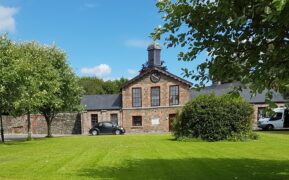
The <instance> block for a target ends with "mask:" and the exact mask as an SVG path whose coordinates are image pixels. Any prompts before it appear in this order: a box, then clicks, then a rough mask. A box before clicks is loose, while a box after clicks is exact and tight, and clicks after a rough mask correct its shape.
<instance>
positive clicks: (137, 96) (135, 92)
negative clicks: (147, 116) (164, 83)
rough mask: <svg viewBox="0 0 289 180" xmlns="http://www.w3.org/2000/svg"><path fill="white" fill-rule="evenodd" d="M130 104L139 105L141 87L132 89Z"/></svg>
mask: <svg viewBox="0 0 289 180" xmlns="http://www.w3.org/2000/svg"><path fill="white" fill-rule="evenodd" d="M132 106H133V107H141V88H133V89H132Z"/></svg>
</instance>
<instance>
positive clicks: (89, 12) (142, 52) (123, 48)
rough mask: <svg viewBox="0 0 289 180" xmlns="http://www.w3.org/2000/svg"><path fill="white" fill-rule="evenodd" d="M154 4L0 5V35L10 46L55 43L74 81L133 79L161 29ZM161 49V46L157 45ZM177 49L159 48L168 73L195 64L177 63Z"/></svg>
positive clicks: (88, 0)
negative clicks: (154, 34) (5, 34)
mask: <svg viewBox="0 0 289 180" xmlns="http://www.w3.org/2000/svg"><path fill="white" fill-rule="evenodd" d="M155 2H156V0H0V33H3V32H8V33H9V37H10V38H11V39H13V40H16V41H31V40H35V41H38V42H40V43H45V44H52V43H55V44H56V45H57V46H58V47H60V48H61V49H63V50H64V51H65V52H66V53H67V55H68V61H69V63H70V65H71V66H72V68H73V69H74V70H75V72H76V73H77V74H78V75H79V76H98V77H100V78H104V79H106V80H108V79H116V78H120V77H126V78H131V77H134V76H135V75H137V72H138V71H139V70H140V68H141V65H142V64H143V63H145V62H146V61H147V50H146V47H147V45H148V44H149V43H150V42H151V40H150V39H149V34H150V33H151V32H152V31H153V29H154V27H157V26H158V25H161V24H162V23H163V22H162V20H161V16H160V14H158V10H157V8H156V6H155ZM159 43H160V44H162V43H163V42H162V41H161V42H159ZM180 50H181V49H179V48H170V49H167V48H165V47H163V50H162V60H164V61H165V63H166V65H167V67H168V70H169V71H170V72H172V73H174V74H176V75H178V76H182V70H181V68H183V67H187V68H190V69H192V68H196V63H198V62H200V61H202V60H203V59H205V58H206V57H205V56H204V55H200V56H199V57H198V58H197V60H196V62H182V61H178V60H177V54H178V52H179V51H180Z"/></svg>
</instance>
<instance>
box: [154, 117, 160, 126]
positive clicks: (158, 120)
mask: <svg viewBox="0 0 289 180" xmlns="http://www.w3.org/2000/svg"><path fill="white" fill-rule="evenodd" d="M158 124H160V118H152V125H158Z"/></svg>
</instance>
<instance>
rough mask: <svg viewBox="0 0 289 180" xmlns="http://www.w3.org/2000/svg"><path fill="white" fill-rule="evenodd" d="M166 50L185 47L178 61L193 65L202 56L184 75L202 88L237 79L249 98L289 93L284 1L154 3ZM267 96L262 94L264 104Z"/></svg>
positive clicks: (287, 4) (288, 9) (157, 34)
mask: <svg viewBox="0 0 289 180" xmlns="http://www.w3.org/2000/svg"><path fill="white" fill-rule="evenodd" d="M157 7H158V8H159V12H160V13H162V14H163V15H164V16H163V19H164V25H163V27H158V28H156V29H155V31H154V32H153V33H152V36H153V38H154V39H160V38H161V35H164V36H165V44H166V45H167V46H168V47H175V46H181V47H183V48H186V50H185V51H184V52H180V53H179V60H183V61H193V60H195V59H196V57H197V55H198V54H200V53H203V52H207V53H208V55H209V58H207V59H206V60H205V61H204V62H202V63H200V64H199V65H198V67H197V72H194V71H193V70H188V69H184V72H185V75H186V76H188V77H192V78H193V79H194V80H196V81H198V82H199V83H197V84H196V86H204V84H205V83H206V82H208V81H210V80H223V81H226V80H239V81H241V82H242V83H243V84H249V85H250V88H251V89H252V91H253V93H256V92H259V93H260V92H262V91H263V90H265V89H268V90H271V89H273V90H276V91H280V92H288V91H289V78H288V77H289V71H288V68H289V46H288V43H289V21H288V19H289V1H288V0H255V1H251V0H242V1H239V0H215V1H210V0H178V1H174V2H171V1H170V0H159V1H158V3H157ZM271 96H272V94H270V92H268V93H267V97H268V99H270V98H271Z"/></svg>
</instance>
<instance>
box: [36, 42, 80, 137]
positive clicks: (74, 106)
mask: <svg viewBox="0 0 289 180" xmlns="http://www.w3.org/2000/svg"><path fill="white" fill-rule="evenodd" d="M44 55H45V57H44V59H45V61H47V62H49V64H51V65H52V67H53V69H54V70H55V71H56V79H57V80H56V82H55V83H58V85H59V86H58V88H55V91H48V90H47V93H46V97H47V99H46V100H45V102H43V103H42V104H41V106H40V107H39V111H40V112H41V114H43V116H44V117H45V120H46V123H47V137H52V132H51V125H52V122H53V120H54V119H55V117H56V115H57V114H59V113H61V112H71V111H72V112H76V111H79V110H80V109H81V106H80V98H81V95H82V92H83V90H82V88H81V87H80V86H79V82H78V80H79V79H78V78H77V77H76V75H75V74H74V73H73V71H72V69H71V68H70V66H69V65H68V63H67V61H66V55H65V53H64V52H63V51H61V50H60V49H58V48H56V47H55V46H52V47H46V48H45V52H44ZM45 71H48V69H45ZM51 80H52V79H51ZM50 85H52V84H50ZM47 87H48V89H51V88H53V87H52V86H47Z"/></svg>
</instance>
